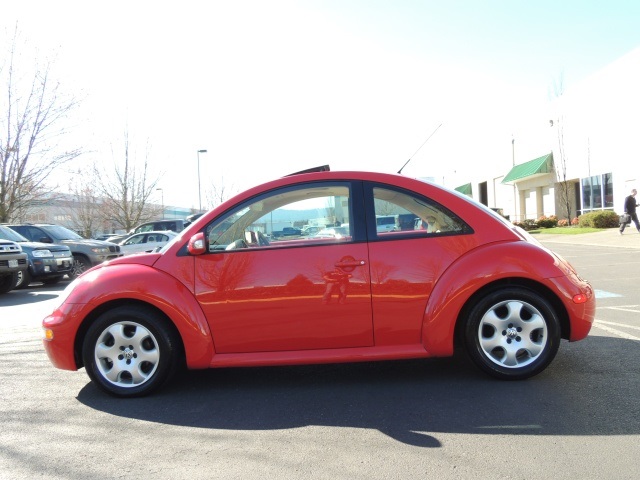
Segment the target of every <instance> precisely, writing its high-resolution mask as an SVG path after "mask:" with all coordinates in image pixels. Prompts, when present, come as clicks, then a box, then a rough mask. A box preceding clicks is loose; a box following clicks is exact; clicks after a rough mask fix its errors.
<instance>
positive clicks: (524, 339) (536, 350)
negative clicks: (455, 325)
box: [464, 287, 561, 380]
mask: <svg viewBox="0 0 640 480" xmlns="http://www.w3.org/2000/svg"><path fill="white" fill-rule="evenodd" d="M560 336H561V332H560V322H559V320H558V316H557V314H556V312H555V310H554V308H553V307H552V306H551V304H550V303H549V302H548V301H547V300H546V299H545V298H544V297H543V296H541V295H540V294H538V293H536V292H534V291H531V290H529V289H526V288H518V287H512V288H505V289H501V290H496V291H493V292H491V293H489V294H488V295H486V296H485V297H484V298H482V299H480V300H479V301H478V302H477V303H476V304H475V305H474V307H473V308H472V309H471V311H470V314H469V316H468V318H467V323H466V325H465V329H464V341H465V345H466V349H467V352H468V353H469V355H470V357H471V359H472V360H473V361H474V362H475V363H476V365H478V367H480V368H481V369H482V370H484V371H485V372H487V373H488V374H490V375H492V376H494V377H497V378H500V379H505V380H519V379H524V378H528V377H532V376H534V375H537V374H538V373H540V372H541V371H543V370H544V369H545V368H546V367H547V366H548V365H549V364H550V363H551V361H552V360H553V359H554V357H555V356H556V353H557V352H558V347H559V345H560Z"/></svg>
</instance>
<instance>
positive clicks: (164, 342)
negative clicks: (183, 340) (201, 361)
mask: <svg viewBox="0 0 640 480" xmlns="http://www.w3.org/2000/svg"><path fill="white" fill-rule="evenodd" d="M178 345H179V340H178V338H177V334H176V333H175V331H174V329H173V328H172V326H171V325H170V324H169V322H168V321H167V320H166V319H164V317H162V316H161V315H160V314H158V313H157V312H155V311H153V310H151V309H148V308H144V307H139V306H122V307H117V308H114V309H113V310H109V311H107V312H105V313H103V314H102V315H100V316H99V317H98V318H97V320H96V321H95V322H93V324H92V325H91V327H89V330H88V331H87V334H86V336H85V338H84V342H83V346H82V358H83V361H84V366H85V369H86V371H87V374H88V375H89V378H91V380H92V381H93V382H94V383H95V384H96V385H97V386H98V387H100V388H101V389H102V390H104V391H106V392H107V393H110V394H112V395H115V396H118V397H139V396H143V395H147V394H149V393H151V392H152V391H154V390H155V389H157V388H158V387H160V386H161V385H162V384H164V383H165V382H166V381H168V380H169V379H170V377H171V376H172V375H173V373H174V372H175V370H176V367H177V364H178V361H179V349H178Z"/></svg>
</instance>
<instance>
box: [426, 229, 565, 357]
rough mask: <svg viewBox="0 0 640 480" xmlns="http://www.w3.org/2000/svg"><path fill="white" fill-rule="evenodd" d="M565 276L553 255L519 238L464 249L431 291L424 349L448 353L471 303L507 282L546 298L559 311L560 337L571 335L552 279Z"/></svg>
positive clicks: (427, 310) (432, 353) (453, 344)
mask: <svg viewBox="0 0 640 480" xmlns="http://www.w3.org/2000/svg"><path fill="white" fill-rule="evenodd" d="M523 258H527V259H528V260H527V262H523V261H522V259H523ZM565 275H566V272H565V271H563V270H562V269H561V268H560V267H559V266H558V264H557V258H556V257H554V256H553V255H552V254H550V253H549V252H548V251H546V250H544V249H541V248H539V247H537V246H535V245H532V244H529V243H527V242H523V241H517V242H499V243H494V244H490V245H485V246H482V247H480V248H476V249H474V250H473V251H471V252H468V253H467V254H466V255H464V256H463V257H461V258H460V259H458V260H457V261H456V262H455V263H454V264H452V265H451V266H450V267H449V269H447V271H446V272H444V274H443V275H442V276H441V277H440V278H439V279H438V282H437V283H436V285H435V286H434V289H433V290H432V292H431V295H430V299H429V302H428V303H427V308H426V311H425V316H424V322H423V328H422V343H423V345H424V348H425V349H426V350H427V352H429V353H430V355H433V356H450V355H452V354H453V352H454V348H455V347H457V346H458V344H459V342H457V338H459V337H458V333H459V328H461V327H460V325H462V324H464V321H465V319H466V316H467V315H468V313H469V310H470V309H471V308H472V306H473V305H474V303H475V302H477V300H478V299H479V298H480V297H481V296H483V295H486V294H487V293H488V292H491V291H493V290H496V289H500V288H504V287H507V286H520V287H523V288H527V289H529V290H531V291H533V292H535V293H537V294H539V295H542V296H544V298H546V299H547V300H548V301H549V302H550V303H551V306H552V307H553V308H554V310H555V311H556V314H557V315H558V319H559V321H560V326H561V336H562V338H569V337H570V333H571V332H570V320H569V312H568V311H567V308H566V306H565V305H564V304H563V301H562V299H561V298H560V296H559V295H561V294H562V292H560V291H556V290H557V288H556V290H554V287H555V286H556V285H555V283H554V281H553V279H554V277H560V276H565Z"/></svg>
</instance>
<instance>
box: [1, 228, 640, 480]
mask: <svg viewBox="0 0 640 480" xmlns="http://www.w3.org/2000/svg"><path fill="white" fill-rule="evenodd" d="M560 237H562V238H559V236H551V235H549V236H542V235H540V236H539V239H540V240H541V241H542V243H543V244H545V245H546V246H548V247H550V248H552V249H553V250H556V251H558V253H560V254H561V255H563V256H564V257H565V258H567V259H568V260H569V261H571V262H572V263H573V264H574V265H575V266H576V268H577V270H578V271H579V273H580V274H581V275H582V276H584V277H585V278H587V279H589V280H591V282H592V284H593V286H594V288H595V290H596V293H597V295H598V309H597V312H596V323H595V325H594V328H593V329H592V332H591V334H590V335H589V337H588V338H587V339H586V340H584V341H581V342H576V343H568V342H563V343H562V344H561V347H560V352H559V353H558V356H557V357H556V359H555V360H554V362H553V363H552V365H551V366H550V367H549V368H548V369H547V370H546V371H545V372H543V373H542V374H540V375H538V376H537V377H534V378H532V379H530V380H527V381H522V382H502V381H496V380H493V379H490V378H488V377H486V376H484V375H483V374H482V373H480V372H479V371H478V370H476V368H475V367H474V366H473V365H472V364H471V363H470V362H469V361H467V360H466V358H465V357H464V356H458V357H455V358H453V359H448V358H447V359H430V360H428V361H403V362H388V363H366V364H352V365H317V366H299V367H278V368H250V369H225V370H209V371H197V372H188V373H185V374H184V375H182V376H181V377H180V378H178V379H177V380H176V381H175V382H174V383H173V384H172V385H170V386H168V388H166V389H163V390H162V391H160V392H158V393H157V394H155V395H152V396H150V397H145V398H140V399H130V400H122V399H116V398H112V397H109V396H107V395H105V394H104V393H102V392H101V391H99V390H98V389H97V388H95V387H94V386H93V385H92V384H91V383H90V382H89V380H88V378H87V376H86V374H85V373H84V371H79V372H66V371H60V370H56V369H54V368H53V367H52V366H51V365H50V364H49V362H48V359H47V358H46V355H45V354H44V352H43V349H42V345H41V340H40V338H39V336H40V328H39V324H40V320H41V318H42V317H43V316H44V314H45V313H46V312H48V310H50V309H51V308H52V305H53V304H54V303H55V302H56V299H57V296H58V295H59V294H60V292H61V290H62V289H63V288H64V285H63V284H61V285H58V286H56V287H55V288H49V287H47V288H44V287H42V286H38V285H34V286H33V287H32V288H30V289H28V290H21V291H17V292H10V293H9V294H7V295H4V296H2V297H1V298H0V317H1V318H0V361H1V362H2V365H3V368H2V369H1V370H0V385H1V388H0V418H2V427H3V428H2V429H0V447H1V448H0V478H3V479H4V478H11V479H33V478H44V479H85V478H105V479H111V478H114V479H115V478H126V479H133V478H140V477H144V478H149V477H154V478H161V479H176V478H178V479H182V478H185V479H186V478H188V479H211V478H225V479H226V478H234V479H235V478H238V479H243V480H244V479H258V478H260V479H262V478H265V477H266V478H278V479H299V478H301V477H305V478H313V479H335V478H349V479H363V480H364V479H367V480H369V479H378V478H379V479H387V478H397V479H409V478H411V479H413V478H416V479H417V478H420V479H423V478H438V479H475V478H478V477H479V476H481V477H482V478H491V479H529V478H537V479H565V478H566V479H575V478H580V479H602V478H616V479H632V478H634V479H635V478H637V460H636V459H637V458H638V456H640V403H639V402H638V400H637V396H638V392H639V391H640V367H639V365H640V321H639V320H638V319H639V318H640V316H639V315H638V314H639V313H640V293H638V290H637V285H638V284H639V281H640V235H638V234H637V233H636V232H633V233H629V234H625V235H624V236H622V237H620V236H619V235H618V234H617V231H615V232H609V231H605V232H598V233H597V234H588V236H587V235H584V236H579V237H582V238H580V239H579V240H580V241H579V242H578V241H577V239H575V238H574V239H572V242H571V243H570V242H568V241H567V240H568V238H567V236H560ZM634 241H635V242H636V243H631V242H634ZM608 242H611V243H610V244H608ZM615 242H629V244H628V245H627V244H622V243H615ZM621 452H623V453H621Z"/></svg>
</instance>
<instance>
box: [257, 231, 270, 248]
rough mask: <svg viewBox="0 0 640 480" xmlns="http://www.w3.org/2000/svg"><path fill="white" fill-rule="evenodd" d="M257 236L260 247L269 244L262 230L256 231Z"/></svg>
mask: <svg viewBox="0 0 640 480" xmlns="http://www.w3.org/2000/svg"><path fill="white" fill-rule="evenodd" d="M256 233H257V236H258V245H260V246H261V247H266V246H268V245H269V240H267V237H266V235H265V234H264V233H262V232H256Z"/></svg>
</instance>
